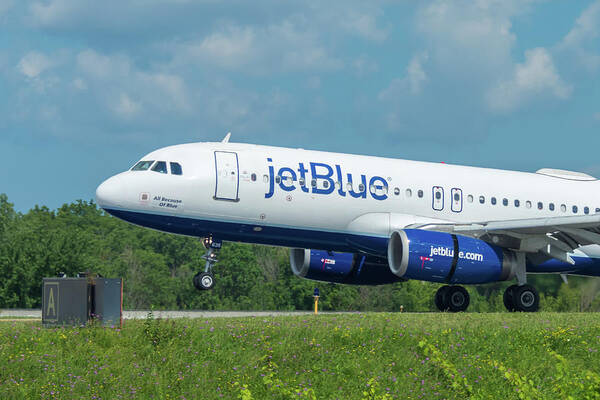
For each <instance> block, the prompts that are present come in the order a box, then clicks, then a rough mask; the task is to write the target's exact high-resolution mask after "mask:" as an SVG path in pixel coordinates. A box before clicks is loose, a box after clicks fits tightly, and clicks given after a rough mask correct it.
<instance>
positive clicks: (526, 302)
mask: <svg viewBox="0 0 600 400" xmlns="http://www.w3.org/2000/svg"><path fill="white" fill-rule="evenodd" d="M503 300H504V307H506V309H507V310H508V311H510V312H515V311H523V312H536V311H537V310H538V309H539V308H540V295H539V294H538V292H537V290H535V288H534V287H533V286H531V285H527V284H524V285H521V286H519V285H511V286H509V287H507V288H506V290H505V291H504V296H503Z"/></svg>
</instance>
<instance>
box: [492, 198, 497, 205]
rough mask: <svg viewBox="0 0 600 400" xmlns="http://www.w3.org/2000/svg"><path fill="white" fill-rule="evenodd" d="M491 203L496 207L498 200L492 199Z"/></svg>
mask: <svg viewBox="0 0 600 400" xmlns="http://www.w3.org/2000/svg"><path fill="white" fill-rule="evenodd" d="M491 202H492V205H494V206H495V205H496V198H495V197H492V200H491Z"/></svg>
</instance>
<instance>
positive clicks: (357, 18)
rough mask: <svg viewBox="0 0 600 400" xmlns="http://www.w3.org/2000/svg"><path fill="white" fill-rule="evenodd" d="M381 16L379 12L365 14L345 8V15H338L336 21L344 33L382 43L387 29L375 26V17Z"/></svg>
mask: <svg viewBox="0 0 600 400" xmlns="http://www.w3.org/2000/svg"><path fill="white" fill-rule="evenodd" d="M381 14H383V13H382V12H381V11H379V10H376V11H375V12H372V13H371V14H366V13H362V12H357V11H356V10H352V9H351V8H347V9H346V12H345V15H342V16H339V15H338V16H337V17H336V19H337V20H338V21H340V26H341V27H342V28H343V29H345V30H346V31H348V32H351V33H354V34H356V35H358V36H361V37H363V38H365V39H368V40H373V41H376V42H382V41H384V40H385V39H386V38H387V36H388V33H389V29H382V28H380V27H379V26H378V25H377V16H379V15H381Z"/></svg>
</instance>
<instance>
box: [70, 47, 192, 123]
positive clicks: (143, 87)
mask: <svg viewBox="0 0 600 400" xmlns="http://www.w3.org/2000/svg"><path fill="white" fill-rule="evenodd" d="M76 60H77V63H76V64H77V72H79V73H80V74H81V75H83V76H84V77H85V80H84V78H78V79H79V80H80V81H81V83H83V84H84V85H85V87H86V88H87V87H90V86H91V87H92V89H93V92H94V93H95V94H96V95H97V96H99V97H100V98H102V99H103V102H104V103H105V104H106V105H107V107H108V108H109V109H111V110H112V111H114V112H115V113H116V114H117V115H119V116H127V117H133V116H138V115H141V114H142V112H143V111H146V110H147V111H148V112H153V113H160V112H164V111H171V112H178V113H186V112H188V111H189V110H190V109H191V107H190V105H189V102H188V95H187V92H186V87H185V84H184V81H183V79H182V78H181V77H180V76H178V75H175V74H172V73H164V72H149V71H143V70H141V69H139V68H138V67H136V66H135V65H134V64H133V63H132V62H131V60H130V59H129V58H128V57H127V56H124V55H105V54H101V53H98V52H96V51H94V50H89V49H88V50H84V51H82V52H80V53H79V54H77V57H76ZM75 85H76V87H77V88H80V87H78V86H77V85H78V84H77V83H75ZM80 89H81V88H80ZM123 90H125V92H123ZM133 98H135V99H136V100H133Z"/></svg>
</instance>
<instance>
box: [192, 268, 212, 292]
mask: <svg viewBox="0 0 600 400" xmlns="http://www.w3.org/2000/svg"><path fill="white" fill-rule="evenodd" d="M214 285H215V280H214V278H213V276H212V274H211V273H210V272H198V273H197V274H196V275H194V287H195V288H196V289H198V290H209V289H212V288H213V286H214Z"/></svg>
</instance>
